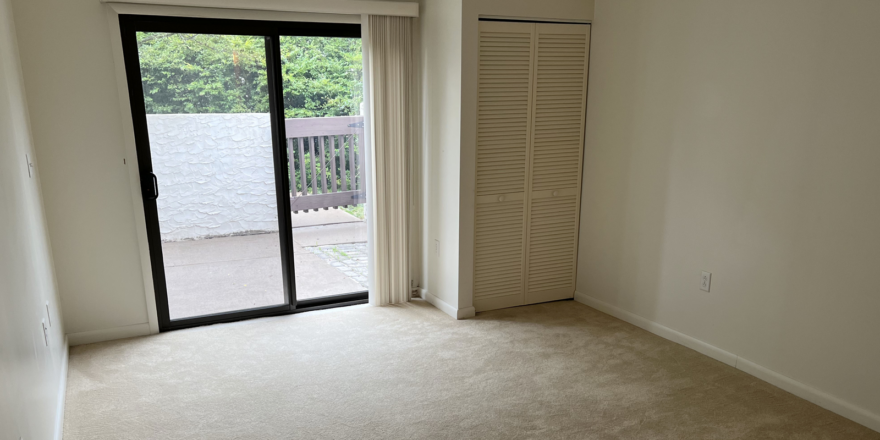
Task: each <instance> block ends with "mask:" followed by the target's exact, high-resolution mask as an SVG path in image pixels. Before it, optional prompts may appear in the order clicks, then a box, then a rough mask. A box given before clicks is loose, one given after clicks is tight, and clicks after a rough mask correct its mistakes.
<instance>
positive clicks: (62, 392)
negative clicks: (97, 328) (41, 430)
mask: <svg viewBox="0 0 880 440" xmlns="http://www.w3.org/2000/svg"><path fill="white" fill-rule="evenodd" d="M69 359H70V344H69V339H68V338H67V336H65V337H64V353H63V354H62V355H61V378H60V379H59V381H58V403H57V404H56V406H55V440H61V438H62V436H63V435H64V400H65V399H66V398H67V366H68V361H69Z"/></svg>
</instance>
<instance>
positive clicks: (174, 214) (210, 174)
mask: <svg viewBox="0 0 880 440" xmlns="http://www.w3.org/2000/svg"><path fill="white" fill-rule="evenodd" d="M147 123H148V126H149V132H150V150H151V153H152V159H153V172H154V173H155V174H156V178H157V179H158V182H159V199H158V200H157V204H158V209H159V224H160V229H161V231H162V239H163V240H186V239H198V238H206V237H214V236H223V235H232V234H241V233H247V232H256V231H262V232H266V231H277V230H278V222H277V218H278V214H277V211H276V201H275V171H274V165H273V162H272V133H271V127H270V119H269V114H268V113H265V114H262V113H238V114H180V115H148V116H147Z"/></svg>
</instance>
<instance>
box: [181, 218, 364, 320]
mask: <svg viewBox="0 0 880 440" xmlns="http://www.w3.org/2000/svg"><path fill="white" fill-rule="evenodd" d="M291 218H292V223H293V239H294V264H295V266H294V269H295V272H296V276H295V278H296V295H297V299H299V300H303V299H309V298H319V297H324V296H330V295H338V294H343V293H351V292H359V291H364V290H367V287H366V285H367V282H366V266H367V258H366V237H367V231H366V223H364V222H363V221H362V220H360V219H358V218H357V217H354V216H352V215H350V214H348V213H346V212H345V211H343V210H340V209H330V210H326V211H325V210H320V211H317V212H308V213H306V212H300V213H298V214H291ZM280 253H281V252H280V245H279V238H278V233H267V234H255V235H242V236H232V237H218V238H209V239H203V240H188V241H176V242H167V243H164V244H163V256H164V259H165V276H166V285H167V286H168V308H169V312H170V315H171V319H180V318H186V317H193V316H201V315H207V314H213V313H221V312H228V311H233V310H241V309H250V308H255V307H265V306H271V305H277V304H283V303H284V301H285V299H284V293H283V289H282V277H281V258H280Z"/></svg>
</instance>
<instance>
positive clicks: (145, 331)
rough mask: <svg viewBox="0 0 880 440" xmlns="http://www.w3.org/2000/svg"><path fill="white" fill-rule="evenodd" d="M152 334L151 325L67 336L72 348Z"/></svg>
mask: <svg viewBox="0 0 880 440" xmlns="http://www.w3.org/2000/svg"><path fill="white" fill-rule="evenodd" d="M149 334H150V324H149V323H146V322H145V323H143V324H135V325H126V326H124V327H114V328H107V329H101V330H91V331H87V332H79V333H70V334H68V335H67V337H68V340H69V341H70V345H71V346H75V345H84V344H94V343H96V342H104V341H112V340H114V339H125V338H133V337H136V336H146V335H149Z"/></svg>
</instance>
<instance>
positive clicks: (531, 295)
mask: <svg viewBox="0 0 880 440" xmlns="http://www.w3.org/2000/svg"><path fill="white" fill-rule="evenodd" d="M589 47H590V40H589V26H583V25H559V24H537V25H536V32H535V63H534V73H533V76H534V83H533V88H534V97H533V103H534V104H533V127H534V128H533V130H532V138H531V146H532V148H531V157H530V159H531V160H530V172H531V178H530V182H529V183H530V187H529V197H528V212H527V214H528V222H527V224H528V228H527V229H528V234H527V241H526V242H527V247H526V259H527V263H526V264H527V269H526V294H525V303H526V304H534V303H539V302H545V301H553V300H559V299H565V298H572V297H573V296H574V288H575V277H576V265H577V241H578V222H579V218H580V216H579V212H580V186H581V170H582V169H583V165H582V161H583V146H584V124H585V116H586V114H585V111H586V97H587V60H588V59H589Z"/></svg>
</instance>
